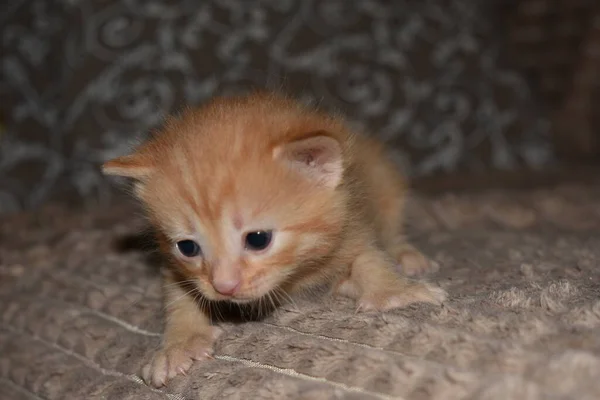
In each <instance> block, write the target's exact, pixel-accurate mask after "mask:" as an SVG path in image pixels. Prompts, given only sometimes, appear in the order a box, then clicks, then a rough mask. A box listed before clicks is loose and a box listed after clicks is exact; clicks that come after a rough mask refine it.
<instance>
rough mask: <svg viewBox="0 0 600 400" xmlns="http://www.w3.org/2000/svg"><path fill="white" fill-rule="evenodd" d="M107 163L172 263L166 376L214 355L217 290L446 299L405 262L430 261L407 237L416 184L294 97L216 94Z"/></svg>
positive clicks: (362, 300)
mask: <svg viewBox="0 0 600 400" xmlns="http://www.w3.org/2000/svg"><path fill="white" fill-rule="evenodd" d="M103 171H104V173H105V174H108V175H117V176H122V177H129V178H133V180H134V182H135V185H134V193H135V196H136V197H137V198H138V199H139V200H140V201H141V203H142V204H143V205H144V207H145V208H146V210H147V214H148V216H149V219H150V221H151V223H152V224H153V225H154V226H155V227H156V228H157V231H158V232H159V233H158V236H159V237H158V239H159V243H160V247H161V250H162V252H164V253H165V254H167V255H168V256H169V257H170V260H171V265H170V267H171V268H170V269H169V272H168V273H167V275H166V278H165V285H164V288H165V304H166V317H167V321H166V328H165V334H164V342H163V347H162V349H161V350H160V351H158V352H157V353H156V355H155V356H154V358H153V360H152V361H151V362H150V363H149V364H148V365H146V367H144V369H143V371H142V376H143V378H144V379H145V380H146V382H148V383H149V384H152V385H154V386H157V387H159V386H162V385H164V384H165V383H166V382H167V380H169V379H171V378H173V377H174V376H176V375H177V374H184V373H185V372H186V370H187V369H188V368H190V366H191V365H192V363H193V361H194V360H201V359H203V358H206V357H209V356H210V354H211V351H212V344H213V342H214V340H215V339H216V337H217V336H218V335H219V333H220V329H219V328H218V327H216V326H211V321H210V318H209V317H210V316H209V311H210V310H209V309H208V308H207V303H208V302H210V301H223V300H224V301H229V302H234V303H238V304H242V303H252V302H257V301H258V300H259V299H261V298H263V299H265V298H267V297H268V296H271V295H274V296H275V297H281V296H278V295H277V294H278V293H284V294H285V295H291V294H293V293H295V292H299V291H302V290H303V289H307V288H310V287H313V286H316V285H321V284H324V283H327V284H330V285H331V287H332V288H333V290H334V291H335V292H336V293H338V294H341V295H344V296H348V297H351V298H354V299H356V301H357V306H358V308H359V310H363V311H369V310H378V311H383V310H388V309H392V308H400V307H404V306H406V305H408V304H411V303H415V302H428V303H435V304H439V303H441V302H442V301H444V299H445V298H446V293H445V292H444V291H443V290H442V289H440V288H437V287H434V286H430V285H429V284H427V283H425V282H418V281H413V280H409V279H408V278H406V277H403V276H402V275H400V274H399V273H398V272H397V271H396V270H395V268H396V267H395V266H396V265H397V263H400V264H402V267H403V269H404V271H405V272H408V273H413V274H415V273H419V272H421V271H423V270H426V269H427V268H428V266H429V262H428V261H427V259H426V258H425V257H424V256H423V255H422V254H421V253H420V252H419V251H418V250H416V249H415V248H414V247H412V246H411V245H410V244H408V243H407V242H405V241H404V239H403V237H402V232H401V225H402V215H403V205H404V200H405V190H406V189H405V183H404V181H403V179H402V177H401V176H399V175H398V173H397V172H396V170H395V168H394V166H392V165H391V164H390V163H389V162H388V161H387V160H386V158H385V157H384V155H383V152H382V148H381V146H380V145H379V144H378V143H376V142H374V141H373V140H371V139H368V138H367V137H364V136H360V135H356V134H354V133H352V132H350V131H349V129H348V128H347V126H346V124H345V123H344V121H343V120H342V119H340V118H337V117H333V116H329V115H326V114H323V113H320V112H318V111H315V110H312V109H310V108H307V107H305V106H302V105H300V104H298V103H296V102H295V101H293V100H291V99H288V98H285V97H282V96H280V95H277V94H273V93H265V92H257V93H253V94H250V95H246V96H239V97H230V98H225V97H221V98H214V99H213V100H211V101H210V102H208V103H207V104H205V105H204V106H202V107H200V108H198V109H194V110H191V109H190V110H187V111H186V112H185V113H184V114H183V115H182V116H181V117H180V118H171V119H169V120H168V121H167V123H166V125H165V127H164V128H163V130H162V131H161V132H160V133H159V134H157V135H155V136H154V137H152V138H151V139H149V140H148V141H147V142H145V143H144V144H142V145H141V146H140V147H139V148H137V150H135V152H134V153H133V154H131V155H126V156H123V157H119V158H116V159H114V160H111V161H108V162H107V163H105V164H104V165H103ZM190 284H191V285H192V286H191V287H192V289H193V292H192V293H188V294H186V292H187V290H188V288H186V287H185V286H186V285H190ZM199 297H200V298H201V301H198V298H199Z"/></svg>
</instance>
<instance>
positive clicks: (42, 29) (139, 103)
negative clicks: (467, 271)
mask: <svg viewBox="0 0 600 400" xmlns="http://www.w3.org/2000/svg"><path fill="white" fill-rule="evenodd" d="M491 21H493V9H492V8H491V6H490V2H486V1H480V2H473V1H468V0H437V1H434V0H429V1H419V2H413V1H410V0H403V1H396V2H390V1H385V0H356V1H347V0H329V1H316V0H277V1H275V0H258V1H243V0H227V1H223V0H221V1H217V0H212V1H196V0H149V1H141V0H63V1H50V0H33V1H24V0H21V1H11V2H10V4H8V5H4V6H2V10H1V17H0V24H1V25H2V29H1V31H0V35H1V36H2V42H1V46H2V52H3V57H2V59H1V61H0V65H1V70H2V73H1V76H0V101H1V102H2V104H3V107H2V108H3V110H2V114H3V123H4V125H5V126H6V131H5V132H4V133H3V134H2V137H0V140H1V146H0V212H10V211H14V210H18V209H21V208H30V207H34V206H37V205H38V204H40V203H42V202H44V201H48V200H57V199H61V200H80V199H88V200H91V201H100V202H105V201H109V200H110V198H111V193H112V192H113V189H111V185H110V184H109V183H108V182H107V181H106V179H105V178H104V177H102V175H101V173H100V170H99V164H100V163H102V162H103V161H104V160H106V159H108V158H111V157H113V156H116V155H121V154H123V153H124V152H126V151H127V149H128V148H129V146H130V145H131V143H132V141H134V140H136V139H138V138H141V137H144V136H145V135H146V134H148V132H149V131H151V130H152V129H153V128H155V127H157V126H159V125H160V123H161V121H162V119H163V117H164V116H165V115H166V114H167V113H171V112H176V111H177V110H178V109H180V108H181V107H182V106H183V105H185V104H198V103H200V102H202V101H204V100H206V99H207V98H209V97H210V96H212V95H214V94H217V93H232V92H235V91H240V90H245V89H247V88H249V87H265V86H266V87H271V88H275V89H283V90H285V91H286V92H289V93H291V94H294V95H296V96H298V97H300V98H302V99H304V100H306V101H309V102H316V103H318V104H320V105H321V106H323V107H324V108H327V109H332V110H336V111H341V112H343V113H345V114H347V115H348V116H349V117H350V118H351V120H352V123H353V124H355V125H356V126H357V127H358V128H360V129H363V130H365V131H367V133H369V134H374V135H378V136H379V137H381V138H382V139H383V140H384V141H385V142H386V143H387V144H388V147H389V149H390V153H391V156H392V157H393V158H394V160H395V161H397V162H398V165H399V167H400V168H403V169H404V170H405V171H406V172H407V173H408V174H409V175H411V176H424V175H430V174H435V173H449V172H456V171H459V170H471V171H480V170H481V171H483V170H486V169H489V168H502V169H507V168H516V167H518V166H523V165H527V166H530V167H543V166H545V165H547V164H548V163H551V162H552V160H553V151H552V148H551V145H550V141H549V139H548V127H547V124H546V121H545V120H544V119H543V118H542V117H541V116H540V114H539V113H538V112H537V111H536V104H535V102H534V101H533V100H532V99H531V96H530V93H529V91H528V90H527V85H526V83H525V82H524V81H523V79H522V78H521V77H520V76H519V75H518V74H517V73H516V72H515V71H514V70H512V69H510V68H508V67H506V66H505V62H504V60H503V59H502V56H501V54H500V48H499V45H498V40H496V38H495V36H494V32H493V30H492V29H491V27H490V22H491Z"/></svg>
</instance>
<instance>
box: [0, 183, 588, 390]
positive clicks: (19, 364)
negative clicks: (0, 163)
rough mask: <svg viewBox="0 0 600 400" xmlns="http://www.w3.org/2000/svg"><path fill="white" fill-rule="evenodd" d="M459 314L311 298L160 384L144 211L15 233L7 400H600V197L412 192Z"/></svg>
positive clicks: (7, 267) (0, 278) (158, 319)
mask: <svg viewBox="0 0 600 400" xmlns="http://www.w3.org/2000/svg"><path fill="white" fill-rule="evenodd" d="M413 200H414V201H413V202H412V205H411V220H410V226H411V229H410V230H409V231H410V232H411V236H412V237H413V240H414V241H415V242H416V243H418V244H419V245H420V246H421V247H422V248H423V249H424V251H425V252H426V253H427V254H429V255H430V256H431V257H433V258H434V259H435V260H436V261H437V262H438V263H439V266H440V269H439V271H438V272H437V273H435V274H433V275H432V276H431V279H432V280H434V281H437V282H439V283H440V285H442V286H443V287H444V288H446V289H447V290H448V291H449V292H450V295H451V297H450V300H449V301H448V303H447V304H445V305H444V306H443V307H434V306H426V305H422V306H414V307H410V308H408V309H405V310H398V311H394V312H389V313H386V314H355V313H354V308H353V305H352V303H351V302H350V301H348V300H344V299H335V300H331V299H325V300H316V299H315V300H298V301H297V302H296V303H295V304H290V305H289V306H287V307H285V308H284V309H282V310H280V311H279V312H278V313H276V314H275V315H273V316H270V317H269V318H267V319H266V320H264V321H262V322H251V323H244V324H229V325H226V326H225V328H226V334H224V335H223V336H222V338H221V339H220V341H219V342H218V344H217V346H216V356H215V359H214V360H211V361H208V362H201V363H197V364H195V365H194V366H193V367H192V369H191V371H190V372H189V374H188V376H185V377H180V378H177V379H175V380H174V381H172V382H171V384H170V385H169V386H168V387H166V388H164V389H162V390H153V389H151V388H149V387H147V386H146V385H145V384H144V383H143V382H142V381H141V380H140V379H139V378H138V377H137V375H136V374H137V373H138V370H139V368H140V367H141V365H142V364H143V363H144V362H145V361H146V360H147V359H148V357H150V355H151V354H152V352H153V350H154V349H156V348H157V346H158V345H159V342H160V335H161V325H162V304H161V300H160V288H159V276H158V274H159V272H158V270H157V268H156V265H155V263H154V262H153V260H152V257H149V256H148V255H147V254H146V253H144V252H141V251H137V250H132V248H135V247H137V246H133V245H134V244H137V243H134V240H133V238H131V237H130V238H129V239H128V237H129V236H131V235H132V234H134V233H135V232H136V231H137V230H138V229H141V228H142V227H143V225H142V222H141V219H140V218H137V217H135V216H134V214H133V213H132V212H131V209H130V207H129V206H123V207H113V208H112V209H110V210H99V211H94V212H74V211H72V210H69V209H67V208H56V207H54V208H48V209H46V210H44V211H42V212H39V213H37V214H26V215H19V216H15V217H11V218H5V219H4V220H2V221H1V224H0V235H1V236H0V243H1V244H0V398H1V399H2V400H4V399H7V400H8V399H10V400H15V399H61V400H62V399H95V398H98V399H118V400H124V399H173V400H175V399H178V400H179V399H217V398H218V399H445V400H450V399H498V400H505V399H525V400H533V399H548V398H551V399H578V400H584V399H590V400H591V399H599V398H600V237H599V233H600V190H598V189H590V188H584V187H561V188H557V189H551V190H550V189H549V190H537V191H532V192H529V193H509V192H505V193H489V192H488V193H484V194H471V195H460V196H452V195H444V196H440V197H437V198H432V199H421V200H416V199H413Z"/></svg>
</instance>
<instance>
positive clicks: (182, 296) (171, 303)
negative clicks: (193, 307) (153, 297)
mask: <svg viewBox="0 0 600 400" xmlns="http://www.w3.org/2000/svg"><path fill="white" fill-rule="evenodd" d="M195 290H196V288H193V289H192V290H189V291H187V292H185V293H184V294H182V295H181V296H179V297H178V298H176V299H175V300H173V301H171V302H169V303H168V304H166V305H165V306H164V308H165V310H166V309H167V308H169V307H170V306H172V305H173V304H175V303H176V302H178V301H180V300H182V299H183V298H184V297H185V296H188V295H189V294H190V293H192V292H194V291H195Z"/></svg>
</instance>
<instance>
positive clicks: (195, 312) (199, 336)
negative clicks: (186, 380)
mask: <svg viewBox="0 0 600 400" xmlns="http://www.w3.org/2000/svg"><path fill="white" fill-rule="evenodd" d="M164 281H165V282H164V284H165V305H166V310H165V314H166V326H165V333H164V336H163V343H162V347H161V349H160V350H158V351H157V352H156V353H155V354H154V357H153V359H152V360H151V361H150V362H149V363H148V364H147V365H146V366H144V368H143V369H142V378H143V379H144V381H145V382H146V383H147V384H150V385H152V386H155V387H161V386H163V385H165V383H166V382H167V381H168V380H169V379H171V378H173V377H175V376H176V375H178V374H184V375H185V373H186V371H187V370H188V369H189V368H190V367H191V366H192V363H193V362H194V361H195V360H202V359H205V358H208V357H210V355H211V354H212V346H213V343H214V341H215V340H216V339H217V337H218V336H219V335H220V333H221V329H219V328H218V327H215V326H211V325H210V320H209V318H208V316H207V315H206V314H205V313H204V312H203V311H202V310H201V309H200V307H199V306H198V304H197V303H196V301H195V300H194V294H193V293H192V294H186V290H184V289H183V288H181V287H180V286H179V285H178V284H177V283H176V280H175V279H174V277H173V276H172V275H171V273H168V274H167V276H166V277H165V279H164Z"/></svg>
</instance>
